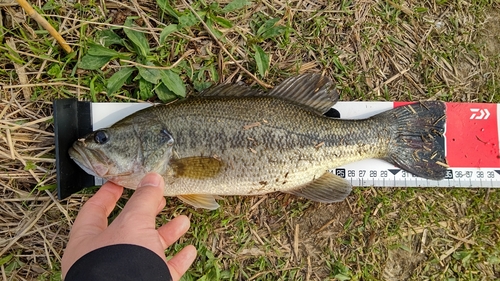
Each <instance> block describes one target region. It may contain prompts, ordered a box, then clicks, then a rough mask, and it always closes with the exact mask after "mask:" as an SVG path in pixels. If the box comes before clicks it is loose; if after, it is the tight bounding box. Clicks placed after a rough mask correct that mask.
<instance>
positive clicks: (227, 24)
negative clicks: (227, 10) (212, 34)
mask: <svg viewBox="0 0 500 281" xmlns="http://www.w3.org/2000/svg"><path fill="white" fill-rule="evenodd" d="M212 20H213V21H214V22H216V23H218V24H219V25H220V26H222V27H225V28H231V27H233V23H232V22H231V21H230V20H227V19H225V18H222V17H212Z"/></svg>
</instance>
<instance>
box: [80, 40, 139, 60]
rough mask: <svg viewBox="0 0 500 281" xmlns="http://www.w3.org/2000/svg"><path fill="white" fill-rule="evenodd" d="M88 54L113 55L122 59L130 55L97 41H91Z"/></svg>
mask: <svg viewBox="0 0 500 281" xmlns="http://www.w3.org/2000/svg"><path fill="white" fill-rule="evenodd" d="M87 54H89V55H91V56H99V57H113V58H120V59H127V58H129V57H130V56H129V55H125V54H122V53H120V52H117V51H115V50H112V49H109V48H106V47H104V46H101V45H99V44H95V43H89V50H88V51H87Z"/></svg>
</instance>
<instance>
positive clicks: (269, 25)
mask: <svg viewBox="0 0 500 281" xmlns="http://www.w3.org/2000/svg"><path fill="white" fill-rule="evenodd" d="M279 20H280V19H279V18H272V19H269V20H267V21H266V22H265V23H264V24H263V25H262V26H261V27H259V29H258V30H257V36H260V37H261V38H262V39H264V40H265V39H269V38H272V37H276V36H279V35H281V34H283V33H284V32H285V29H286V27H284V26H281V25H278V26H276V23H277V22H278V21H279Z"/></svg>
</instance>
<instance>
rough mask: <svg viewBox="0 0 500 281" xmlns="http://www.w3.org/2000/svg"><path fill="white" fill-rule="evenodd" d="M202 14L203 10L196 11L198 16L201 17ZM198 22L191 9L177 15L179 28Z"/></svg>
mask: <svg viewBox="0 0 500 281" xmlns="http://www.w3.org/2000/svg"><path fill="white" fill-rule="evenodd" d="M203 14H204V13H203V12H198V15H199V16H200V17H202V15H203ZM198 22H199V20H198V18H197V17H196V16H195V15H194V14H193V13H191V11H188V12H187V13H185V14H183V15H182V16H180V17H179V29H181V28H186V27H191V26H193V25H195V24H197V23H198Z"/></svg>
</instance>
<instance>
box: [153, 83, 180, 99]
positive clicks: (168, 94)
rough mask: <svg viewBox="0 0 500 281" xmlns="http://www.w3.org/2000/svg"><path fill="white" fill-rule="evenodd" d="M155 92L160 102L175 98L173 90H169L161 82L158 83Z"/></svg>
mask: <svg viewBox="0 0 500 281" xmlns="http://www.w3.org/2000/svg"><path fill="white" fill-rule="evenodd" d="M155 93H156V95H157V96H158V98H159V99H160V100H161V101H162V102H165V103H167V102H170V101H173V100H175V99H176V98H177V96H176V95H175V94H174V92H172V91H170V90H169V89H168V88H167V86H165V85H164V84H163V83H160V84H158V86H157V87H156V88H155Z"/></svg>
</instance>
